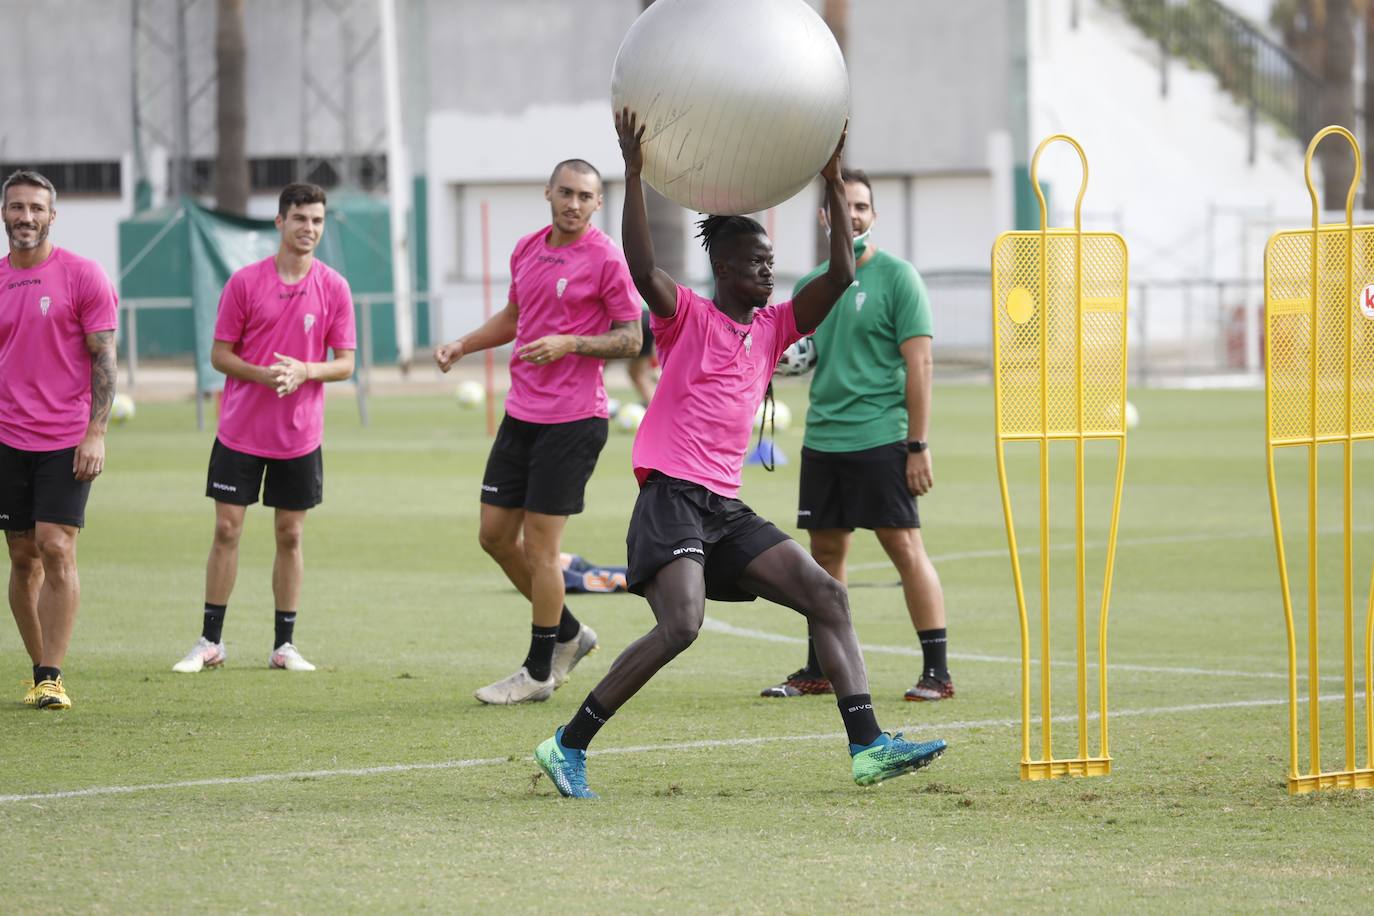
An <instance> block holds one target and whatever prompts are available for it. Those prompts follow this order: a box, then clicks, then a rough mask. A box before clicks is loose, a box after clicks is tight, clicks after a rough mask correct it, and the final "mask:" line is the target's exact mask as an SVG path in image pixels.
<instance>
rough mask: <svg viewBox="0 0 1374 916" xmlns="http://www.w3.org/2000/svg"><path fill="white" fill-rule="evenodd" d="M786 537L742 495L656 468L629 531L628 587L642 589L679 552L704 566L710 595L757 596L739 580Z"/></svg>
mask: <svg viewBox="0 0 1374 916" xmlns="http://www.w3.org/2000/svg"><path fill="white" fill-rule="evenodd" d="M787 539H788V537H787V535H786V534H784V533H783V532H782V531H781V530H780V529H779V528H778V527H777V526H776V525H774V524H773V523H772V522H770V521H768V520H767V519H765V518H760V517H759V516H757V515H755V514H754V510H753V509H750V508H749V507H748V506H746V505H745V504H744V503H742V502H740V501H739V500H738V499H727V498H726V497H724V496H721V495H719V494H717V493H712V492H711V491H710V490H708V489H706V488H705V487H703V486H702V485H701V484H697V483H692V482H691V481H689V480H679V479H678V478H676V477H667V476H665V475H663V474H660V473H658V472H657V471H654V472H653V473H652V474H650V475H649V477H648V479H647V480H645V481H644V486H643V487H641V488H640V490H639V499H637V500H636V501H635V510H634V514H633V515H631V516H630V531H629V533H628V534H627V535H626V536H625V553H626V556H627V558H628V560H629V564H630V566H629V572H628V573H627V574H626V577H625V578H626V580H627V584H628V586H629V589H630V591H632V592H634V593H635V594H636V595H642V594H644V588H645V586H647V585H648V584H649V582H650V581H651V580H652V579H653V577H654V576H655V575H657V573H658V571H659V570H660V569H662V568H663V567H664V566H667V565H668V564H669V563H671V562H673V561H674V560H677V559H680V558H681V557H690V558H691V559H693V560H696V561H697V562H698V563H700V564H701V565H702V566H703V567H704V568H705V570H706V597H707V598H711V599H714V600H716V601H753V600H754V599H755V598H756V597H757V596H756V595H754V594H753V593H751V592H747V591H745V590H744V589H743V588H741V587H740V585H739V579H740V576H742V575H743V574H744V568H745V567H746V566H748V565H749V564H750V563H751V562H753V560H754V558H755V557H757V556H758V555H759V554H761V553H763V552H764V551H765V550H767V549H768V548H770V547H772V546H774V545H775V544H781V543H782V542H783V541H785V540H787Z"/></svg>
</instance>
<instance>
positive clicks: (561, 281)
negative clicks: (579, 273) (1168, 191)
mask: <svg viewBox="0 0 1374 916" xmlns="http://www.w3.org/2000/svg"><path fill="white" fill-rule="evenodd" d="M554 288H555V289H557V290H558V298H559V299H562V298H563V290H565V289H567V288H568V278H567V277H559V278H558V283H556V284H555V285H554Z"/></svg>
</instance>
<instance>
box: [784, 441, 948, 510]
mask: <svg viewBox="0 0 1374 916" xmlns="http://www.w3.org/2000/svg"><path fill="white" fill-rule="evenodd" d="M906 460H907V450H906V443H905V442H894V443H892V444H891V445H879V446H876V447H874V448H866V449H861V450H859V451H857V452H818V451H816V450H815V449H810V448H805V447H803V448H802V462H801V487H800V491H801V492H800V496H799V498H798V500H797V527H798V528H806V529H810V530H813V531H816V530H825V529H830V528H843V529H846V530H849V531H852V530H854V529H855V528H919V527H921V517H920V516H919V515H918V514H917V512H916V497H914V496H912V495H911V491H910V490H908V489H907V485H906Z"/></svg>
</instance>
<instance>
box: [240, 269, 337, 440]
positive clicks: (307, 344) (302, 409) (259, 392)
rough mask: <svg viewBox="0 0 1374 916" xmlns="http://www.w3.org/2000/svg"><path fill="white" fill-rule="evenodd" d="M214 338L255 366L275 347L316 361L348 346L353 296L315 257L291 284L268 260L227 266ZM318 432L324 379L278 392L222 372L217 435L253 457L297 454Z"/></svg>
mask: <svg viewBox="0 0 1374 916" xmlns="http://www.w3.org/2000/svg"><path fill="white" fill-rule="evenodd" d="M215 340H223V341H227V342H230V343H232V344H233V345H234V352H235V353H236V354H238V356H240V357H241V358H243V360H244V361H246V362H249V363H252V364H253V365H255V366H270V365H272V363H275V362H276V361H277V358H276V356H274V355H273V354H275V353H282V354H285V355H286V356H294V357H295V358H296V359H299V360H301V361H302V362H308V363H318V362H323V361H325V360H326V359H328V358H329V350H330V349H331V348H332V349H334V350H335V351H339V350H353V349H356V347H357V344H356V343H355V340H356V332H355V330H354V327H353V295H352V293H351V292H350V291H349V289H348V281H347V280H345V279H344V278H343V277H341V276H340V275H339V273H338V271H336V270H334V269H333V268H331V267H330V266H329V265H327V264H324V263H323V262H321V261H320V260H319V259H318V258H317V259H315V260H314V261H313V262H312V263H311V265H310V271H309V272H308V273H307V274H306V275H305V279H303V280H301V281H300V282H299V283H295V284H288V283H284V282H282V279H281V277H279V276H278V275H277V264H276V259H275V258H265V259H264V260H261V261H258V262H257V263H256V264H249V265H248V266H247V267H245V268H243V269H242V270H238V271H235V272H234V275H233V276H232V277H230V278H229V282H228V283H226V284H225V285H224V292H223V293H222V294H221V295H220V298H219V317H218V318H217V319H216V321H215ZM323 435H324V383H323V382H320V381H309V382H305V383H304V384H302V385H301V387H299V388H297V389H296V390H295V391H293V392H292V393H291V394H288V395H287V396H286V397H284V398H279V397H277V392H276V389H274V388H269V387H267V386H266V385H259V384H258V383H256V382H245V381H241V380H240V379H235V378H230V379H226V380H225V382H224V399H223V401H222V402H221V404H220V413H219V440H220V441H221V442H223V443H224V444H225V445H227V446H229V447H230V448H232V449H234V450H235V451H238V452H244V453H246V454H249V455H257V456H258V457H259V458H299V457H300V456H301V455H308V454H310V453H311V452H313V451H314V450H315V449H316V448H318V447H319V445H320V439H321V438H322V437H323Z"/></svg>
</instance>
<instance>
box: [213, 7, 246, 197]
mask: <svg viewBox="0 0 1374 916" xmlns="http://www.w3.org/2000/svg"><path fill="white" fill-rule="evenodd" d="M216 5H217V9H216V16H215V66H216V74H217V76H216V80H215V83H216V85H215V102H216V107H215V134H216V147H215V206H216V207H218V208H219V209H221V210H224V211H227V212H229V213H238V214H245V213H247V212H248V154H247V152H246V140H247V132H248V131H247V125H248V116H247V105H246V102H245V98H244V97H245V90H244V65H245V61H246V59H247V49H246V42H245V41H244V37H243V0H217V3H216Z"/></svg>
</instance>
